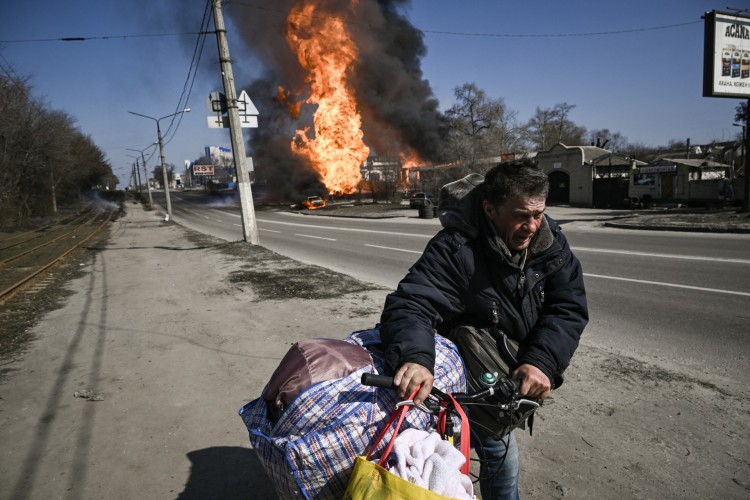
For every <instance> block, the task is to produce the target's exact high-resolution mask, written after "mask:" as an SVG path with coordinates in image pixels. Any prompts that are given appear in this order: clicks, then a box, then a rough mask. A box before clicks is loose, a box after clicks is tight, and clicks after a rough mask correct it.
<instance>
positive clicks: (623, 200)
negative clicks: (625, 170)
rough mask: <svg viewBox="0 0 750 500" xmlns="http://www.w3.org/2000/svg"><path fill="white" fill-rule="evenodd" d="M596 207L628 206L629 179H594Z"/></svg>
mask: <svg viewBox="0 0 750 500" xmlns="http://www.w3.org/2000/svg"><path fill="white" fill-rule="evenodd" d="M594 207H595V208H628V207H629V203H628V179H627V178H625V177H606V178H603V179H594Z"/></svg>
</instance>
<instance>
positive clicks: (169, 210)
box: [128, 108, 190, 218]
mask: <svg viewBox="0 0 750 500" xmlns="http://www.w3.org/2000/svg"><path fill="white" fill-rule="evenodd" d="M189 112H190V108H185V109H183V110H182V111H178V112H177V113H172V114H171V115H166V116H162V117H161V118H154V117H153V116H147V115H142V114H140V113H136V112H135V111H128V113H130V114H131V115H136V116H141V117H143V118H148V119H149V120H154V121H155V122H156V135H157V137H158V138H159V156H160V158H161V174H162V176H163V177H164V196H165V197H166V198H167V218H171V217H172V201H171V200H170V199H169V177H168V176H167V166H166V165H165V164H164V142H163V141H162V138H161V126H160V125H159V122H160V121H161V120H163V119H165V118H170V117H172V116H176V115H179V114H182V113H189Z"/></svg>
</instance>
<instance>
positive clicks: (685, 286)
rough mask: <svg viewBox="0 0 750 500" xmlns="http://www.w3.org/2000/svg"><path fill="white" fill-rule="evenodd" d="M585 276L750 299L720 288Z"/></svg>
mask: <svg viewBox="0 0 750 500" xmlns="http://www.w3.org/2000/svg"><path fill="white" fill-rule="evenodd" d="M583 275H584V276H586V277H589V278H602V279H606V280H616V281H628V282H630V283H640V284H643V285H659V286H669V287H672V288H684V289H686V290H698V291H700V292H714V293H726V294H728V295H739V296H741V297H750V293H748V292H734V291H732V290H719V289H718V288H705V287H702V286H690V285H677V284H674V283H663V282H661V281H649V280H637V279H632V278H618V277H616V276H603V275H601V274H589V273H583Z"/></svg>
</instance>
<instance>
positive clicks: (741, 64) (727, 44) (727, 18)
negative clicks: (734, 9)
mask: <svg viewBox="0 0 750 500" xmlns="http://www.w3.org/2000/svg"><path fill="white" fill-rule="evenodd" d="M703 19H704V20H705V31H704V36H705V38H704V49H703V96H704V97H731V98H734V99H744V98H750V16H747V15H739V14H732V13H729V12H720V11H716V10H713V11H711V12H708V13H706V15H705V16H703Z"/></svg>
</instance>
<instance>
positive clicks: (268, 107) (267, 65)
mask: <svg viewBox="0 0 750 500" xmlns="http://www.w3.org/2000/svg"><path fill="white" fill-rule="evenodd" d="M312 1H314V3H315V4H316V5H317V6H318V8H317V10H316V14H315V19H314V20H313V21H314V22H316V23H317V22H320V23H323V22H325V20H326V16H327V14H333V13H335V14H336V15H338V16H342V17H343V19H344V20H345V22H346V25H347V27H348V31H349V34H350V36H351V37H352V39H353V40H354V42H355V43H356V45H357V47H358V50H359V54H360V57H359V62H358V65H357V67H356V68H353V71H352V72H351V74H350V77H349V82H350V84H351V86H352V89H353V90H354V93H355V96H356V99H357V102H358V104H359V107H360V112H361V114H362V130H363V132H364V141H365V144H367V145H368V146H369V147H370V149H371V154H373V153H374V154H378V155H382V156H396V155H397V154H398V153H400V152H405V151H406V150H407V149H408V148H411V149H413V150H414V151H416V152H417V153H418V154H419V155H420V157H421V158H422V159H424V160H433V159H436V158H437V154H438V148H439V146H440V143H441V137H442V136H443V135H444V131H445V119H444V117H443V116H442V114H441V113H440V112H439V111H438V101H437V99H436V98H435V97H434V95H433V92H432V89H431V88H430V84H429V82H428V81H427V80H426V79H424V77H423V74H422V70H421V68H420V61H421V58H422V57H423V56H424V55H425V53H426V47H425V44H424V40H423V34H422V32H420V31H419V30H417V29H416V28H415V27H414V26H412V25H411V23H409V21H408V20H407V19H406V18H405V17H404V16H403V15H401V14H400V13H399V11H398V8H399V7H402V6H404V5H407V4H408V3H409V2H408V0H360V1H358V2H353V1H351V0H312ZM297 3H298V1H296V0H276V1H273V2H254V3H252V4H250V3H248V4H244V3H242V4H239V3H238V4H229V8H228V9H226V10H225V15H226V16H227V17H228V18H230V19H231V27H230V29H236V30H237V31H238V33H239V35H240V37H241V38H242V40H243V42H244V43H245V49H246V50H247V51H248V52H250V53H251V54H252V55H253V56H255V57H256V58H257V60H258V61H259V62H260V63H261V65H262V67H263V68H264V73H263V75H264V76H263V77H262V78H259V79H258V80H256V81H255V82H253V83H252V84H251V85H250V86H249V87H250V88H251V89H252V92H251V91H249V92H248V93H249V94H250V96H251V98H252V99H253V102H254V103H255V104H256V106H257V107H258V109H259V111H260V113H261V115H260V117H259V122H260V125H259V128H258V129H257V130H254V131H253V132H252V135H251V139H250V144H249V148H248V150H249V151H251V153H252V156H253V162H254V164H255V171H256V179H259V180H260V179H264V178H265V179H268V181H269V185H268V188H269V189H270V190H271V192H272V193H274V194H275V195H277V196H296V197H297V198H298V197H299V195H302V194H315V193H313V191H315V192H317V191H319V189H320V182H319V181H318V182H317V184H315V183H314V182H311V181H312V180H314V179H317V177H316V174H315V173H314V172H313V171H312V170H311V168H310V166H309V165H306V164H304V160H303V159H301V158H300V157H298V156H297V155H294V154H292V153H291V150H290V143H291V140H292V137H293V135H294V130H295V129H301V128H303V127H304V126H310V127H312V121H311V119H310V117H311V116H312V112H313V111H314V110H311V109H307V108H309V106H303V107H302V113H301V114H300V118H298V119H296V120H295V119H292V118H291V116H290V115H289V113H288V110H287V105H286V104H285V103H283V102H279V101H278V98H277V96H278V91H277V87H279V86H282V87H283V88H284V89H290V90H300V89H305V88H307V85H306V84H305V82H304V77H305V74H304V72H303V70H302V69H301V67H300V65H299V63H298V61H297V58H296V56H295V55H294V54H293V53H292V52H291V50H290V48H289V46H288V45H287V42H286V39H285V37H284V33H285V29H286V24H287V16H288V14H289V12H290V10H291V9H292V7H293V6H294V5H295V4H297ZM235 52H236V51H234V50H233V56H234V53H235ZM233 59H234V65H235V68H237V67H238V66H239V65H242V64H243V62H242V61H238V60H237V58H236V57H233ZM235 73H237V69H235ZM306 97H307V95H302V96H300V97H299V99H300V100H303V99H305V98H306ZM264 101H265V102H264ZM272 179H273V181H272ZM292 179H293V180H294V181H292ZM276 181H279V182H280V183H279V184H277V182H276ZM308 183H310V184H308ZM290 184H291V185H290Z"/></svg>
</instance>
